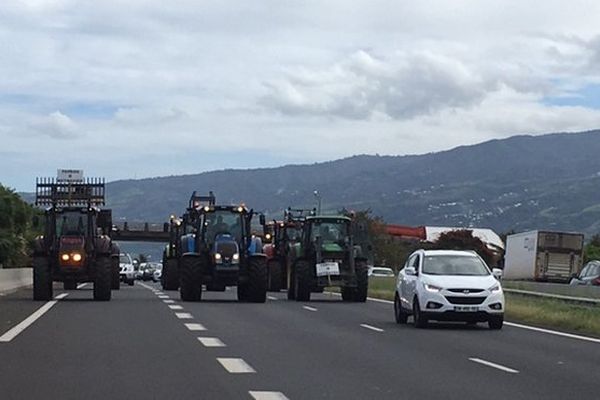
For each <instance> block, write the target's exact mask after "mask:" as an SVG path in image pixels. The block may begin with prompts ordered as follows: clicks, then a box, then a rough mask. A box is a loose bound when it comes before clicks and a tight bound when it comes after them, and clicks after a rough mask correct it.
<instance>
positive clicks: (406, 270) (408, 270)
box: [404, 267, 417, 276]
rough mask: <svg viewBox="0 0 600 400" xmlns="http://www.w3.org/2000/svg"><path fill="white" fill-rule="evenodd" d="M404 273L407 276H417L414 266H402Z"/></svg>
mask: <svg viewBox="0 0 600 400" xmlns="http://www.w3.org/2000/svg"><path fill="white" fill-rule="evenodd" d="M404 274H405V275H409V276H417V270H416V269H415V267H406V268H404Z"/></svg>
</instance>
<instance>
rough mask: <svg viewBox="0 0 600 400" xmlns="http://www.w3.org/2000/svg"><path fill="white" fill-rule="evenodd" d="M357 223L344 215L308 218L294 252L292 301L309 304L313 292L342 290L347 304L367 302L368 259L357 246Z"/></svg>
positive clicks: (292, 252)
mask: <svg viewBox="0 0 600 400" xmlns="http://www.w3.org/2000/svg"><path fill="white" fill-rule="evenodd" d="M353 223H354V221H353V219H352V218H350V217H347V216H343V215H340V216H329V215H327V216H325V215H312V216H308V217H306V218H305V220H304V224H303V229H302V238H301V240H300V241H299V242H297V243H295V244H294V245H293V246H292V249H291V257H292V262H291V268H290V270H289V274H288V292H287V293H288V299H290V300H297V301H309V300H310V296H311V292H318V291H322V290H323V289H324V288H326V287H339V288H340V290H341V294H342V299H343V300H344V301H353V302H364V301H366V299H367V291H368V285H369V280H368V276H367V273H368V266H367V258H366V257H365V256H364V254H363V251H362V249H361V246H358V245H355V244H354V235H353V232H354V228H353Z"/></svg>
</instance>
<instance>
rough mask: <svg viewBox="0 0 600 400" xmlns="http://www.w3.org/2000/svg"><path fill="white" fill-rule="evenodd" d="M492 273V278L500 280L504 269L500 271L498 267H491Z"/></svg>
mask: <svg viewBox="0 0 600 400" xmlns="http://www.w3.org/2000/svg"><path fill="white" fill-rule="evenodd" d="M492 275H494V278H496V279H497V280H501V279H502V275H504V271H502V270H501V269H500V268H492Z"/></svg>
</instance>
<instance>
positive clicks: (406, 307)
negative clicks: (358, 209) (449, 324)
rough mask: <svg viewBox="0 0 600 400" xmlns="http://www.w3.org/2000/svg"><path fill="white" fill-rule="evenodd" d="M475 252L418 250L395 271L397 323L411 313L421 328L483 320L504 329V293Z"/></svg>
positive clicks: (494, 275) (498, 273) (495, 276)
mask: <svg viewBox="0 0 600 400" xmlns="http://www.w3.org/2000/svg"><path fill="white" fill-rule="evenodd" d="M497 275H498V276H499V275H500V272H499V271H496V270H494V271H493V273H492V272H491V271H490V269H489V268H488V266H487V265H486V264H485V262H484V261H483V260H482V259H481V257H479V256H478V255H477V254H475V253H473V252H470V251H457V250H418V251H416V252H414V253H413V254H411V255H410V257H409V258H408V260H407V261H406V264H405V265H404V268H403V269H402V270H401V271H400V272H399V273H398V279H397V281H396V293H395V296H394V314H395V318H396V322H397V323H399V324H404V323H406V322H407V319H408V316H410V315H412V316H413V320H414V325H415V326H416V327H418V328H424V327H426V326H427V324H428V322H429V321H431V320H433V321H462V322H467V323H472V324H476V323H477V322H485V321H487V322H488V324H489V327H490V329H502V325H503V322H504V293H503V292H502V286H501V284H500V282H499V281H498V279H497Z"/></svg>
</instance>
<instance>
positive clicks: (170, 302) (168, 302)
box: [163, 300, 175, 304]
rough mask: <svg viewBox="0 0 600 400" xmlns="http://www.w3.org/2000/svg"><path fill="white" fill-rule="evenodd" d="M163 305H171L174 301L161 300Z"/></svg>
mask: <svg viewBox="0 0 600 400" xmlns="http://www.w3.org/2000/svg"><path fill="white" fill-rule="evenodd" d="M163 303H165V304H173V303H175V300H163Z"/></svg>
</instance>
